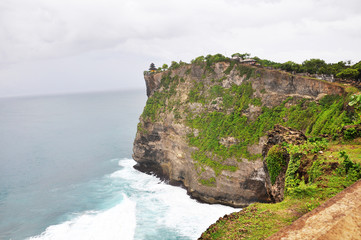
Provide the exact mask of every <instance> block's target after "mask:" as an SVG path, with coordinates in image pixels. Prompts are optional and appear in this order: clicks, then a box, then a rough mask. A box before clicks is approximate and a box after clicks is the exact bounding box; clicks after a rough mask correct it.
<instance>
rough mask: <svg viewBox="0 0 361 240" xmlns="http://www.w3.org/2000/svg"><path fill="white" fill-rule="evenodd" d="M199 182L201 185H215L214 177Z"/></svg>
mask: <svg viewBox="0 0 361 240" xmlns="http://www.w3.org/2000/svg"><path fill="white" fill-rule="evenodd" d="M199 182H200V183H201V184H202V185H205V186H209V187H214V186H215V185H216V179H215V178H214V177H211V178H210V179H200V180H199Z"/></svg>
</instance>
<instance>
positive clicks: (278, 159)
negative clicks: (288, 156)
mask: <svg viewBox="0 0 361 240" xmlns="http://www.w3.org/2000/svg"><path fill="white" fill-rule="evenodd" d="M284 155H285V149H283V148H282V147H281V146H279V145H274V146H273V147H272V148H271V149H270V150H269V151H268V154H267V157H266V163H267V169H268V173H269V175H270V178H271V183H272V185H273V184H275V182H276V179H277V177H278V175H279V174H280V173H281V170H282V168H283V167H285V166H286V164H287V162H286V160H285V157H284Z"/></svg>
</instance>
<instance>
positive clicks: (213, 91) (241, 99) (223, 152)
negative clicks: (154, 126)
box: [142, 54, 355, 186]
mask: <svg viewBox="0 0 361 240" xmlns="http://www.w3.org/2000/svg"><path fill="white" fill-rule="evenodd" d="M218 62H226V63H228V67H227V68H226V69H224V71H223V73H222V75H221V77H220V76H219V75H217V74H216V73H215V70H214V67H215V63H218ZM181 65H182V66H183V67H184V68H185V69H187V70H186V71H185V73H184V74H183V75H182V77H180V76H178V75H174V74H172V71H168V72H164V73H163V75H162V79H161V82H160V85H159V89H158V90H157V91H155V92H154V94H153V95H152V96H150V97H149V98H148V101H147V104H146V106H145V108H144V111H143V114H142V117H143V118H144V119H148V121H152V122H154V121H161V114H162V113H173V115H174V118H175V119H176V120H178V121H183V123H184V124H186V125H187V126H189V127H190V128H192V129H193V130H194V131H193V132H191V133H189V134H188V135H187V136H188V141H189V144H190V145H191V146H194V147H196V148H197V150H195V151H194V152H193V153H192V158H193V159H194V160H195V161H196V164H195V166H196V167H197V168H198V171H199V173H201V172H203V171H204V167H205V166H208V167H210V168H212V169H213V170H214V172H215V175H216V176H218V175H219V174H220V173H221V172H222V171H224V170H228V171H236V170H237V167H236V166H234V165H229V164H225V163H224V162H225V160H226V159H229V158H235V159H237V160H238V161H242V160H243V159H248V160H255V159H259V158H260V157H261V156H260V154H251V153H250V152H249V147H250V146H251V145H253V144H257V143H258V141H259V139H260V137H261V136H264V135H265V134H266V132H267V131H268V130H271V129H272V128H273V126H274V125H275V124H281V125H283V126H289V127H292V128H295V129H298V130H302V131H304V132H305V133H306V134H307V135H309V136H318V135H329V136H334V137H337V134H338V132H339V131H340V130H341V128H342V127H343V126H344V125H347V124H350V123H352V121H353V120H354V118H355V116H354V112H352V111H350V110H349V109H347V108H345V104H346V102H347V101H348V97H345V96H339V95H326V96H324V97H323V98H322V99H320V100H319V101H318V102H316V101H313V100H310V99H306V98H299V97H298V98H294V97H289V98H287V99H286V100H284V101H283V102H282V103H281V104H280V105H278V106H275V107H267V106H265V104H264V103H263V102H262V98H261V96H263V94H266V93H265V90H264V89H261V90H259V93H258V94H256V89H253V87H252V81H253V80H254V79H259V78H260V77H261V74H262V72H260V71H259V70H257V69H256V68H255V67H252V66H249V65H244V64H239V63H236V62H234V61H231V60H230V59H228V58H225V57H224V56H222V55H220V54H216V55H214V56H212V55H208V56H207V57H202V56H201V57H198V58H196V59H195V60H193V65H194V66H198V67H199V68H200V69H201V71H202V73H203V74H202V77H201V79H199V78H198V79H196V80H190V79H193V78H192V76H191V74H192V73H191V70H192V67H193V65H187V64H185V63H183V62H182V63H181ZM179 67H180V65H177V64H175V63H174V64H172V67H171V68H172V69H178V68H179ZM231 72H232V73H233V74H237V75H238V76H241V77H242V78H243V80H242V81H243V83H242V84H239V85H237V84H235V83H232V84H230V86H228V87H224V86H223V81H224V80H226V79H227V78H228V77H229V75H230V73H231ZM185 78H187V79H188V84H190V85H189V86H188V87H187V91H188V94H187V95H188V96H187V100H186V101H183V102H180V95H179V94H180V93H178V92H177V87H178V85H179V84H185V83H184V82H185V80H184V79H185ZM194 104H200V106H198V105H194ZM191 106H198V107H196V111H194V107H191ZM251 108H252V109H255V111H256V113H255V114H253V115H254V119H251V118H250V116H251V115H252V112H251ZM230 138H234V139H235V141H233V142H231V143H227V141H228V140H229V139H230ZM200 180H203V179H200ZM200 182H201V183H203V182H204V181H200ZM205 185H207V186H208V185H209V184H205Z"/></svg>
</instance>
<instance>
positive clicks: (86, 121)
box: [0, 90, 237, 240]
mask: <svg viewBox="0 0 361 240" xmlns="http://www.w3.org/2000/svg"><path fill="white" fill-rule="evenodd" d="M145 102H146V94H145V91H144V90H142V91H128V92H109V93H91V94H73V95H59V96H41V97H40V96H39V97H22V98H3V99H0V239H4V240H8V239H11V240H18V239H32V240H34V239H49V240H50V239H51V240H57V239H59V240H60V239H61V240H72V239H74V240H81V239H84V240H89V239H93V240H97V239H102V240H108V239H109V240H112V239H117V240H128V239H129V240H131V239H137V240H138V239H139V240H140V239H142V240H143V239H149V240H155V239H165V240H168V239H169V240H170V239H197V238H198V237H199V236H200V234H201V233H202V232H203V231H204V230H206V229H207V227H208V226H209V225H210V224H212V223H214V222H215V221H216V220H217V219H218V218H219V217H221V216H223V215H224V214H228V213H231V212H234V211H236V210H237V209H234V208H231V207H226V206H221V205H208V204H203V203H199V202H197V201H196V200H193V199H191V198H190V197H189V196H188V195H187V194H186V190H184V189H182V188H180V187H174V186H170V185H167V184H166V183H164V182H162V181H160V180H159V179H158V178H156V177H154V176H150V175H147V174H144V173H141V172H138V171H136V170H135V169H134V168H133V166H134V164H135V161H134V160H132V147H133V140H134V137H135V134H136V129H137V123H138V118H139V116H140V114H141V112H142V110H143V107H144V105H145Z"/></svg>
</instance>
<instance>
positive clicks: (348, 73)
mask: <svg viewBox="0 0 361 240" xmlns="http://www.w3.org/2000/svg"><path fill="white" fill-rule="evenodd" d="M359 74H360V73H359V71H358V70H357V69H353V68H346V69H344V70H342V71H341V72H339V73H337V74H336V77H338V78H347V79H356V78H357V77H358V75H359Z"/></svg>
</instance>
